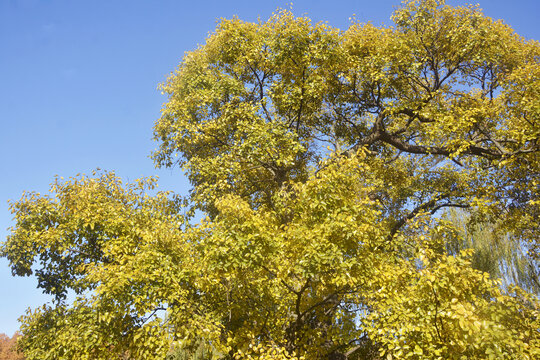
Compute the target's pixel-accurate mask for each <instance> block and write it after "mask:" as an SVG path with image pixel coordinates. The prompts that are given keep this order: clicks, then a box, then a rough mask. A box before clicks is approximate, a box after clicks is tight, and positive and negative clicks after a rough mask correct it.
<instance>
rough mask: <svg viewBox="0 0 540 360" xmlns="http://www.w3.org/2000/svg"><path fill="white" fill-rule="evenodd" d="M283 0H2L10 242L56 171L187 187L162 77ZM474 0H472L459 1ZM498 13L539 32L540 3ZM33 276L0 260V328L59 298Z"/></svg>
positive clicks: (2, 112) (2, 162) (3, 227)
mask: <svg viewBox="0 0 540 360" xmlns="http://www.w3.org/2000/svg"><path fill="white" fill-rule="evenodd" d="M290 2H291V1H290V0H283V1H257V0H249V1H239V0H234V1H226V0H221V1H210V0H187V1H186V0H176V1H173V0H153V1H152V0H146V1H143V0H80V1H78V0H0V146H1V149H0V169H1V173H0V181H1V183H0V185H1V186H0V237H1V239H0V240H3V239H4V238H5V237H6V235H7V234H8V233H9V230H8V228H9V227H10V226H12V225H13V222H12V214H10V212H9V209H8V203H7V201H8V200H9V199H12V200H17V199H19V198H20V197H21V194H22V192H23V191H24V190H27V191H38V192H46V191H47V190H48V187H49V184H50V183H51V182H52V180H53V178H54V176H55V175H59V176H63V177H69V176H74V175H76V174H77V173H90V172H91V171H92V170H93V169H95V168H98V167H99V168H102V169H106V170H115V171H116V173H117V175H119V176H121V177H123V178H125V179H127V180H134V179H136V178H139V177H141V176H150V175H158V176H159V177H160V188H161V189H165V190H174V191H176V192H180V193H183V194H186V193H187V191H188V189H189V187H188V184H187V182H186V180H185V179H184V178H183V176H182V174H181V171H180V170H179V169H174V170H157V169H155V168H154V165H153V163H152V160H151V159H149V157H148V156H149V154H150V153H151V151H152V150H153V149H154V147H155V144H154V143H153V142H152V140H151V136H152V126H153V122H154V121H155V120H156V119H157V118H158V117H159V110H160V107H161V104H162V103H163V102H164V101H166V98H165V97H164V96H162V95H161V94H160V93H159V92H158V91H157V90H156V87H157V85H158V84H159V83H160V82H162V81H163V80H164V79H165V78H166V77H167V75H168V74H169V73H170V72H171V71H172V70H174V68H175V66H176V65H177V64H178V62H179V61H180V59H181V57H182V55H183V53H184V52H185V51H189V50H192V49H194V48H196V47H197V45H198V44H201V43H203V42H204V41H205V38H206V36H207V35H208V33H209V32H211V31H213V29H214V28H215V25H216V20H217V19H219V18H220V17H225V18H230V17H232V16H233V15H237V16H238V17H240V18H241V19H244V20H248V21H255V20H257V17H259V16H260V17H261V18H262V19H267V18H268V17H269V16H270V15H271V13H272V12H273V11H274V10H275V9H276V8H278V7H285V8H288V7H289V4H290ZM293 3H294V4H293V12H294V13H295V14H296V15H302V14H307V15H308V16H309V17H311V18H312V19H313V20H315V21H321V20H323V21H328V23H329V24H330V25H332V26H335V27H339V28H342V29H344V28H346V27H347V26H348V24H349V18H350V17H351V16H352V15H353V14H356V18H357V19H358V20H360V21H362V22H364V21H372V22H373V23H375V24H381V23H385V24H390V15H391V13H392V9H393V6H396V5H399V3H400V0H356V1H353V0H349V1H340V0H332V1H322V0H312V1H307V0H302V1H294V2H293ZM449 3H450V4H453V5H457V4H464V3H466V2H465V1H457V0H456V1H449ZM481 7H482V8H483V9H484V11H485V13H486V14H487V15H488V16H491V17H493V18H497V19H504V20H505V22H506V23H508V24H510V25H511V26H512V27H513V28H514V29H515V30H516V31H517V32H518V33H519V34H520V35H522V36H525V37H526V38H533V39H539V40H540V26H539V23H538V14H540V1H539V0H514V1H512V2H510V1H507V0H483V1H482V2H481ZM36 284H37V282H36V281H35V279H34V278H13V277H12V276H11V272H10V269H9V267H8V263H7V261H6V260H5V259H0V333H2V332H5V333H7V334H8V335H11V334H12V333H13V332H15V331H16V330H17V328H18V326H19V325H18V322H17V318H18V317H19V316H20V315H22V314H24V312H25V310H26V309H27V308H28V307H36V306H39V305H41V304H43V303H45V302H47V301H49V300H50V299H49V298H48V297H46V296H44V295H42V294H41V293H40V291H39V290H37V289H36Z"/></svg>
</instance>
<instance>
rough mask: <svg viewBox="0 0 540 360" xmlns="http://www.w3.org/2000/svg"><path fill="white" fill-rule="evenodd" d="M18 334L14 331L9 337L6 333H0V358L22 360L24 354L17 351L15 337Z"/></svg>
mask: <svg viewBox="0 0 540 360" xmlns="http://www.w3.org/2000/svg"><path fill="white" fill-rule="evenodd" d="M19 336H20V335H19V334H18V333H15V334H14V335H13V336H12V337H11V338H10V337H9V336H7V335H6V334H0V359H2V360H24V356H23V355H22V354H21V353H19V352H17V349H16V346H17V338H18V337H19Z"/></svg>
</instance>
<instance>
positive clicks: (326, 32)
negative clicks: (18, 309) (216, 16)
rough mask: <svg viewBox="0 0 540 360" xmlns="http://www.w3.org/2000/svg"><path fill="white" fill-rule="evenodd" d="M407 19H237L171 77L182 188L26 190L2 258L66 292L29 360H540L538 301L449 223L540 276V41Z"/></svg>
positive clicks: (167, 141) (102, 182)
mask: <svg viewBox="0 0 540 360" xmlns="http://www.w3.org/2000/svg"><path fill="white" fill-rule="evenodd" d="M392 21H393V26H390V27H385V26H381V27H377V26H374V25H372V24H369V23H368V24H361V23H356V22H353V23H352V24H351V25H350V27H349V28H348V29H347V30H344V31H342V30H339V29H336V28H333V27H331V26H330V25H328V24H326V23H317V24H314V23H312V22H311V21H310V19H309V18H306V17H295V16H294V15H293V14H292V13H291V12H289V11H285V10H281V11H278V12H276V13H275V14H274V15H273V16H272V17H271V18H270V19H268V20H267V21H265V22H263V21H259V22H257V23H250V22H245V21H242V20H240V19H237V18H234V19H223V20H221V21H220V22H219V24H218V26H217V28H216V30H215V32H214V33H212V34H211V35H210V36H209V37H208V39H207V40H206V43H205V44H204V45H202V46H200V47H199V48H198V49H196V50H194V51H191V52H188V53H186V55H185V57H184V59H183V60H182V61H181V63H180V65H179V66H178V69H177V70H176V71H175V72H174V73H172V74H171V76H170V77H169V78H168V80H167V81H166V82H165V83H164V84H162V87H161V88H162V90H163V92H164V93H165V94H167V96H168V100H167V102H166V103H165V104H164V106H163V109H162V114H161V117H160V118H159V119H158V120H157V121H156V123H155V126H154V136H155V140H156V141H157V143H158V146H159V147H158V148H157V150H156V151H155V152H154V154H153V158H154V160H155V163H156V165H157V166H162V167H172V166H175V165H179V166H180V167H181V168H182V169H183V170H184V171H185V173H186V174H187V176H188V178H189V180H190V181H191V184H192V191H191V193H190V194H189V196H187V197H186V198H182V197H180V196H177V195H174V194H171V193H168V192H157V193H156V192H155V191H154V186H155V184H156V179H153V178H150V179H141V180H139V181H136V182H134V183H128V184H124V183H123V182H122V181H121V179H120V178H119V177H117V176H116V175H115V174H114V173H111V172H96V173H95V174H93V175H92V176H84V175H83V176H79V177H76V178H73V179H69V180H62V179H56V181H55V182H54V183H53V184H52V186H51V192H50V194H45V195H41V194H37V193H27V194H25V195H23V197H22V199H21V200H19V201H17V202H14V203H12V204H11V209H12V212H13V213H14V215H15V221H16V223H15V225H14V227H13V229H12V233H11V235H10V236H9V237H8V238H7V240H6V241H5V242H4V243H3V244H2V247H1V251H2V256H4V257H7V258H8V260H9V261H10V264H11V267H12V271H13V273H14V274H15V275H19V276H28V275H34V276H36V278H37V280H38V282H39V287H40V288H42V289H43V291H45V292H47V293H49V294H51V295H53V296H54V298H55V302H54V303H53V304H52V305H44V306H43V307H41V308H38V309H34V310H29V311H28V313H27V314H26V315H25V316H23V317H22V327H21V331H22V335H23V337H22V338H21V340H20V341H19V346H20V348H21V349H22V350H24V353H25V356H26V357H27V358H28V359H75V358H76V359H101V358H107V359H110V358H112V357H113V356H117V357H118V358H133V359H147V358H148V359H165V358H166V357H167V356H169V358H174V357H175V356H176V358H186V356H187V354H191V355H192V356H193V357H194V358H204V357H206V358H214V359H219V358H223V359H302V358H303V359H380V358H383V359H400V358H410V359H463V358H468V359H501V358H508V359H535V358H538V357H539V356H540V332H539V331H540V319H539V302H538V300H537V298H536V297H535V296H534V295H533V294H531V293H529V292H527V291H525V290H523V289H522V288H520V287H517V286H512V285H510V284H507V283H504V284H503V283H502V281H501V280H500V279H497V278H496V277H493V276H490V275H489V274H488V273H486V272H484V271H482V270H485V269H482V268H481V267H479V266H475V263H474V261H475V255H474V250H472V249H468V248H467V247H468V245H467V246H462V245H460V246H458V247H455V246H454V247H452V246H451V245H452V244H471V242H470V241H468V240H467V239H464V236H469V235H470V234H474V231H473V230H470V231H469V232H467V231H464V230H463V226H462V224H458V223H457V222H456V221H452V218H451V217H448V216H442V215H444V214H445V211H447V210H448V209H455V208H458V209H463V211H466V212H467V214H468V215H467V223H468V224H466V225H464V226H469V228H470V229H474V228H475V227H478V226H479V224H489V226H490V228H491V229H493V232H494V234H501V236H499V237H496V236H495V235H494V236H493V239H495V238H497V239H503V240H502V241H504V242H507V243H508V244H513V245H511V246H510V245H508V247H507V248H508V249H513V250H512V251H519V252H520V253H519V256H521V257H523V256H527V261H528V264H530V266H534V267H536V269H538V268H537V266H538V265H537V264H538V262H537V261H538V258H539V257H540V241H539V239H538V230H539V226H540V220H539V219H540V198H539V188H540V186H539V184H540V140H539V138H540V45H539V43H538V42H536V41H533V40H526V39H523V38H522V37H520V36H519V35H517V34H516V33H515V32H514V31H513V30H512V29H511V28H510V27H509V26H507V25H505V24H504V23H503V22H502V21H495V20H493V19H490V18H489V17H486V16H485V15H483V13H482V12H481V10H480V9H479V8H478V7H476V6H465V7H451V6H448V5H446V4H445V2H444V1H443V0H422V1H415V0H408V1H405V2H404V3H403V4H402V5H401V7H399V8H398V9H397V10H396V11H395V12H394V14H393V16H392ZM196 211H199V212H201V213H202V214H203V218H202V220H200V221H198V222H196V221H194V220H193V217H192V215H193V213H194V212H196ZM467 234H469V235H467ZM474 243H475V242H472V244H474ZM476 243H478V242H476ZM472 247H474V246H472ZM476 250H477V251H478V249H476ZM524 254H525V255H524ZM521 257H520V259H521ZM534 273H535V274H537V271H536V272H534ZM69 291H72V292H73V293H74V294H75V298H76V300H75V301H74V302H72V303H71V302H67V301H66V300H65V297H66V294H67V293H68V292H69ZM193 354H195V355H193ZM197 354H198V355H197ZM191 355H190V356H191Z"/></svg>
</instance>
